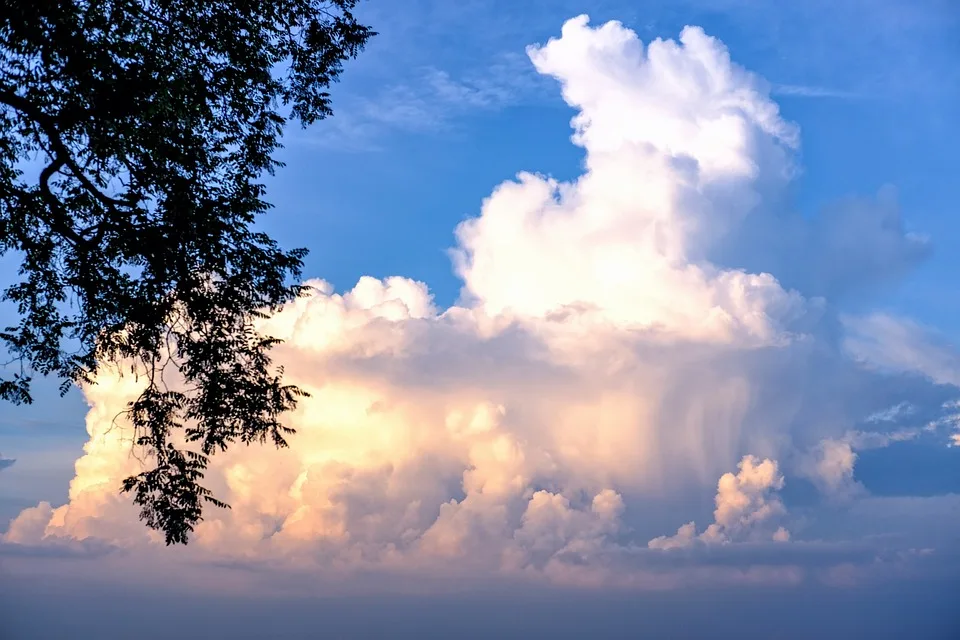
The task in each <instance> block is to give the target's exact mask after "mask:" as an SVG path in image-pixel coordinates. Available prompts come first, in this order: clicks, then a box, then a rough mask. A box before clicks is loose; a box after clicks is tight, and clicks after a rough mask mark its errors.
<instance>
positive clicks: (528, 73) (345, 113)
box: [307, 53, 542, 151]
mask: <svg viewBox="0 0 960 640" xmlns="http://www.w3.org/2000/svg"><path fill="white" fill-rule="evenodd" d="M521 58H522V56H519V55H516V54H512V53H500V54H497V55H494V56H491V57H490V58H489V59H488V60H486V63H485V64H484V65H482V66H479V67H475V66H471V65H468V66H467V67H466V68H464V69H458V70H457V71H456V72H453V71H448V70H444V69H440V68H438V67H435V66H432V65H426V66H422V67H420V68H419V69H417V70H416V71H415V72H414V73H413V74H411V75H410V77H407V78H405V79H402V80H400V81H396V80H393V81H389V82H382V83H377V84H376V86H377V88H376V89H375V90H372V91H371V90H368V91H361V92H353V93H345V94H343V95H339V96H338V98H337V105H338V107H337V112H336V114H335V115H334V117H332V118H331V119H330V120H328V121H327V122H325V123H324V126H323V127H321V128H319V129H318V130H317V132H316V134H315V135H313V136H311V137H309V138H307V140H308V141H309V142H311V143H313V144H319V145H322V146H326V147H334V148H338V149H342V150H350V151H370V150H376V149H377V148H378V144H379V142H378V141H380V140H381V139H382V138H383V137H384V136H385V135H387V134H389V133H392V132H412V133H438V132H443V133H445V134H447V135H449V134H450V133H451V132H453V131H455V128H456V120H457V119H458V118H460V117H463V116H464V115H467V114H471V113H475V112H477V111H480V112H483V111H488V112H492V111H498V110H501V109H503V108H505V107H509V106H512V105H515V104H522V103H525V102H530V101H535V100H536V99H537V98H538V96H539V95H540V94H541V93H542V89H541V88H542V83H541V82H540V80H539V79H538V77H537V76H536V74H534V73H532V70H531V69H530V66H529V63H528V62H527V61H526V60H525V59H521Z"/></svg>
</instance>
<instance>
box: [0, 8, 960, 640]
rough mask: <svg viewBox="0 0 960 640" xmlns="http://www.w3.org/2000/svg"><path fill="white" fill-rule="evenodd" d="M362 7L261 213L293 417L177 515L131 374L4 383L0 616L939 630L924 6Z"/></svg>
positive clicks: (938, 367) (949, 433)
mask: <svg viewBox="0 0 960 640" xmlns="http://www.w3.org/2000/svg"><path fill="white" fill-rule="evenodd" d="M361 16H362V17H363V18H364V19H366V20H367V21H368V23H369V24H371V25H372V26H373V27H374V28H375V29H376V30H377V31H379V32H380V33H379V35H378V36H377V37H376V38H375V39H374V40H373V41H372V42H371V44H370V45H369V47H368V48H367V50H366V51H365V52H364V53H363V54H362V55H361V57H360V58H359V59H358V60H356V61H354V62H352V63H351V64H349V65H348V66H347V68H346V70H345V74H344V77H343V81H342V83H341V84H339V85H338V86H337V87H336V89H335V91H334V93H333V95H334V110H335V114H336V115H335V116H334V117H333V118H331V119H329V120H327V121H324V122H321V123H319V124H318V125H315V126H313V127H310V128H309V129H306V130H302V129H298V128H296V127H294V128H291V129H289V130H288V132H287V135H286V138H285V144H286V146H285V148H284V150H283V151H282V153H281V159H282V160H283V161H284V162H285V163H286V167H285V168H284V169H283V170H282V171H280V172H279V173H278V174H277V176H276V177H274V178H272V179H271V181H270V182H269V185H268V187H269V188H268V198H269V199H270V200H271V202H273V204H274V205H275V207H276V208H275V210H274V211H273V212H271V214H270V215H269V216H268V217H266V218H265V219H264V220H263V221H262V227H263V228H264V229H266V230H267V231H269V232H270V233H271V234H273V235H274V236H275V237H276V238H277V239H278V240H279V241H280V242H281V243H282V244H283V245H284V246H287V247H295V246H306V247H307V248H309V249H310V251H311V253H310V255H309V256H308V258H307V260H306V268H305V274H304V275H305V276H306V277H307V278H308V282H309V284H311V285H312V286H313V287H314V289H315V291H314V293H313V294H312V295H311V296H309V297H308V298H305V299H303V300H299V301H297V302H295V303H292V304H291V305H289V306H288V307H287V308H285V309H284V310H282V311H281V312H280V313H279V314H278V315H277V316H275V317H274V318H271V319H269V320H267V321H265V323H264V325H263V329H264V330H265V331H269V332H270V333H272V334H273V335H276V336H278V337H281V338H283V339H284V340H285V342H284V344H283V345H282V346H281V347H279V348H278V349H277V352H276V359H277V361H278V363H281V364H283V365H284V366H285V368H286V372H287V374H288V376H289V377H290V379H291V381H293V382H295V383H296V384H298V385H300V386H301V387H303V388H305V389H307V390H308V391H310V392H311V394H312V397H311V398H309V399H308V400H305V401H303V402H302V403H301V405H300V406H299V407H298V409H297V410H296V411H295V412H293V413H292V414H291V415H290V416H289V418H288V420H289V424H290V425H291V426H293V427H295V428H296V429H297V430H298V434H297V435H296V436H295V439H294V441H293V443H292V446H291V448H290V449H289V450H286V451H282V452H278V451H274V450H272V449H267V448H257V447H254V448H247V449H244V448H236V449H232V450H231V451H229V452H227V453H226V454H220V455H218V456H217V457H216V459H215V460H214V463H213V465H212V467H211V469H210V471H209V473H208V480H209V483H210V485H211V487H212V488H213V489H214V491H215V493H216V494H217V495H218V496H219V497H222V498H223V499H225V500H226V501H227V502H229V503H230V504H231V505H232V507H233V508H232V509H231V510H230V511H211V512H209V513H208V514H207V519H206V520H205V521H204V522H203V523H202V524H201V525H200V527H198V529H197V531H196V533H195V536H194V539H193V541H192V542H191V544H190V545H189V546H188V547H186V548H176V549H169V548H166V547H164V546H163V545H162V543H161V542H160V541H158V539H157V536H156V535H154V534H153V533H151V532H149V531H148V530H146V529H145V527H144V526H143V525H142V524H141V523H139V522H138V521H137V518H136V511H135V509H134V508H133V507H132V506H131V505H130V504H129V503H128V500H127V498H126V497H123V496H120V495H118V492H117V489H118V487H119V485H120V481H121V479H122V478H123V477H125V476H127V475H129V474H130V473H131V472H134V470H136V469H137V465H138V464H139V463H138V461H137V459H136V458H135V457H134V456H132V455H131V451H130V445H129V434H127V439H126V440H125V439H124V432H123V430H122V429H111V428H110V426H111V422H112V420H111V418H112V416H114V415H116V413H117V411H118V410H119V408H122V407H123V406H124V404H125V402H126V401H127V400H128V399H129V398H131V397H133V396H134V395H135V394H136V393H137V387H136V384H135V383H134V382H133V381H131V380H130V379H129V378H126V379H119V378H116V377H115V376H112V375H110V374H109V372H108V373H105V374H104V375H102V376H101V377H100V378H99V379H98V381H97V384H95V385H91V386H89V387H87V388H84V389H82V390H73V391H71V392H70V393H69V394H68V395H67V397H65V398H62V399H60V398H58V397H57V394H56V392H55V387H56V385H55V384H54V383H50V384H45V385H41V387H40V389H39V394H38V395H39V401H38V402H37V403H36V404H34V405H32V406H30V407H17V408H13V407H4V409H3V411H2V413H0V532H2V534H0V535H2V537H0V632H3V633H4V634H5V635H4V636H3V637H5V638H6V637H10V638H60V637H64V636H65V635H66V634H68V633H69V634H70V636H71V637H76V638H81V639H83V638H103V637H132V634H134V633H135V634H136V636H137V637H141V638H150V637H161V636H163V637H166V634H168V633H169V632H170V627H168V626H166V625H154V624H152V623H146V622H145V620H147V619H149V618H148V616H149V617H150V618H152V617H153V616H155V615H156V612H157V610H162V611H169V612H173V611H176V612H177V615H178V616H180V619H181V620H182V622H181V623H180V624H182V625H183V626H182V628H178V629H177V630H176V631H177V635H178V636H179V637H182V638H193V637H196V638H209V637H221V636H224V635H227V634H229V635H230V636H231V637H236V638H246V637H250V638H255V637H256V638H262V637H270V636H271V635H274V634H276V635H277V636H282V637H294V638H297V637H303V638H308V637H309V638H312V637H317V636H318V635H319V636H321V637H343V638H354V637H358V638H362V637H394V636H402V637H407V636H410V637H423V638H433V637H437V638H445V637H449V636H450V635H453V634H457V635H459V636H463V637H478V638H479V637H506V638H511V637H515V638H529V637H558V638H560V637H584V636H585V635H590V636H591V637H611V638H618V637H646V636H645V635H644V634H649V635H650V637H717V638H728V637H741V636H742V635H743V633H744V627H745V625H746V624H749V625H750V626H751V629H753V630H755V632H756V633H758V634H759V635H761V636H763V637H771V638H807V637H823V638H849V637H863V638H887V637H889V638H894V637H906V636H905V634H908V635H909V637H916V638H952V637H956V635H957V634H958V633H960V617H958V614H957V613H956V611H955V607H954V606H953V600H955V597H953V598H952V597H951V594H955V593H956V592H957V591H956V590H957V588H958V587H960V347H958V344H960V320H958V318H960V293H958V289H957V286H956V273H957V272H958V271H957V269H958V267H960V220H958V217H957V215H956V211H955V209H956V203H957V202H958V201H960V181H957V180H956V179H955V176H954V174H955V173H956V169H957V166H958V164H957V162H956V160H955V150H956V149H957V148H960V127H957V126H956V124H955V117H951V116H954V114H956V113H958V112H960V65H958V64H957V62H958V61H960V37H958V36H960V9H958V8H957V7H956V5H955V3H954V2H953V1H952V0H942V1H941V0H923V1H911V2H908V1H906V0H903V1H901V0H869V1H868V0H843V1H840V2H837V1H836V0H834V1H832V2H827V1H826V0H808V1H804V2H800V1H797V2H778V3H767V2H752V1H748V0H701V1H694V0H682V1H679V2H626V1H624V0H609V1H605V0H593V1H591V2H582V1H575V0H553V1H549V2H548V1H546V0H531V1H530V2H524V3H517V2H507V1H506V0H487V1H483V2H481V1H480V0H463V1H461V2H457V3H451V2H446V1H443V0H403V1H400V2H389V3H388V2H383V1H374V0H370V1H368V2H366V3H365V4H364V5H363V7H362V9H361ZM11 264H12V263H11V262H10V261H6V262H3V263H0V276H2V277H3V278H7V279H9V278H10V277H12V275H13V274H12V272H11ZM4 270H5V271H4ZM5 312H6V313H9V310H7V311H5ZM0 313H2V312H0ZM4 319H5V318H4ZM4 625H6V628H4ZM151 634H153V635H151Z"/></svg>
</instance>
